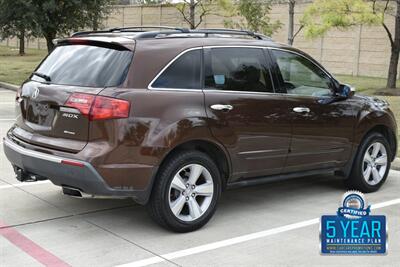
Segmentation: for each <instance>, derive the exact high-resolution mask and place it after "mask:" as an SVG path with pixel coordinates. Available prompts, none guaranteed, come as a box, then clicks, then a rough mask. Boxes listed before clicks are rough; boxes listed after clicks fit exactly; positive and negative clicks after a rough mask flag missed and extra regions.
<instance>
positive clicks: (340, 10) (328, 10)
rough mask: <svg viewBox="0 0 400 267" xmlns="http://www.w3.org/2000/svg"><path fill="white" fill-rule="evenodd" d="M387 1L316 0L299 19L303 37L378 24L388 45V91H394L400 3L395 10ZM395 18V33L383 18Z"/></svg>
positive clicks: (399, 35) (397, 56)
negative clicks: (389, 51)
mask: <svg viewBox="0 0 400 267" xmlns="http://www.w3.org/2000/svg"><path fill="white" fill-rule="evenodd" d="M390 3H391V1H390V0H384V1H377V0H372V1H367V0H315V1H314V2H313V3H312V4H311V5H310V6H308V7H307V9H306V10H305V13H304V15H303V17H302V19H301V23H302V25H304V31H305V36H306V37H311V38H314V37H318V36H323V35H324V34H325V33H326V32H327V31H329V30H330V29H332V28H337V29H342V30H346V29H349V28H351V27H353V26H355V25H381V26H382V30H384V31H385V32H386V34H387V37H388V39H389V41H390V46H391V55H390V62H389V71H388V75H387V82H386V87H387V88H396V79H397V66H398V62H399V53H400V0H395V1H394V3H395V8H392V7H391V6H390ZM386 16H391V17H394V20H395V27H394V33H392V31H391V30H390V29H389V27H388V26H387V24H386V23H385V17H386Z"/></svg>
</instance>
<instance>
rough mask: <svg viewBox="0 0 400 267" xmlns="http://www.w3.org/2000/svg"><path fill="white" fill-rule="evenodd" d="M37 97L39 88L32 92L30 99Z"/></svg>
mask: <svg viewBox="0 0 400 267" xmlns="http://www.w3.org/2000/svg"><path fill="white" fill-rule="evenodd" d="M38 95H39V88H36V89H35V91H33V94H32V96H31V98H32V99H35V98H37V97H38Z"/></svg>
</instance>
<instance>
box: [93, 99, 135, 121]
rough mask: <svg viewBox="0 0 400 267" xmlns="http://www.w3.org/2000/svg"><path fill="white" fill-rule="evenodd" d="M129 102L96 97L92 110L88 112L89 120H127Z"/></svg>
mask: <svg viewBox="0 0 400 267" xmlns="http://www.w3.org/2000/svg"><path fill="white" fill-rule="evenodd" d="M129 106H130V105H129V102H128V101H126V100H121V99H116V98H110V97H104V96H96V99H95V100H94V104H93V107H92V110H91V111H90V119H91V120H104V119H117V118H128V116H129Z"/></svg>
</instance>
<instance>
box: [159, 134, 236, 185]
mask: <svg viewBox="0 0 400 267" xmlns="http://www.w3.org/2000/svg"><path fill="white" fill-rule="evenodd" d="M188 150H197V151H201V152H203V153H205V154H206V155H208V156H209V157H210V158H211V159H212V160H213V161H214V162H215V164H216V165H217V167H218V169H219V171H220V174H221V178H222V184H223V188H225V187H226V185H227V183H228V180H229V177H230V175H231V162H230V158H229V155H228V153H227V152H226V150H225V149H224V148H223V147H222V146H221V145H219V144H217V143H215V142H213V141H210V140H203V139H195V140H189V141H185V142H182V143H180V144H178V145H176V146H175V147H174V148H173V149H171V150H170V151H168V152H167V153H166V154H165V155H164V157H163V158H162V160H161V161H160V164H159V168H158V170H160V169H161V168H162V166H163V164H165V163H166V162H167V161H168V159H169V158H171V157H173V156H174V155H175V154H177V153H180V152H182V151H188ZM156 177H157V175H156Z"/></svg>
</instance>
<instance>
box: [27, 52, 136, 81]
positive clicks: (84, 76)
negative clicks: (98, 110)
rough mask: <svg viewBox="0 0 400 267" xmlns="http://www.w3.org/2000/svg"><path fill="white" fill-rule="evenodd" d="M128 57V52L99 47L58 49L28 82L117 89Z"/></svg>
mask: <svg viewBox="0 0 400 267" xmlns="http://www.w3.org/2000/svg"><path fill="white" fill-rule="evenodd" d="M132 55H133V53H132V51H129V50H115V49H109V48H104V47H99V46H90V45H65V46H58V47H56V48H55V49H54V50H53V52H51V54H50V55H49V56H48V57H47V58H46V59H45V60H44V62H43V63H42V64H41V65H40V66H39V68H38V69H37V70H36V71H35V73H36V74H35V73H34V75H33V76H32V80H35V81H39V82H51V83H53V84H65V85H74V86H90V87H109V86H117V85H120V84H121V83H122V82H123V80H124V79H125V77H126V73H127V72H128V68H129V64H130V62H131V60H132ZM46 77H47V78H46Z"/></svg>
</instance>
